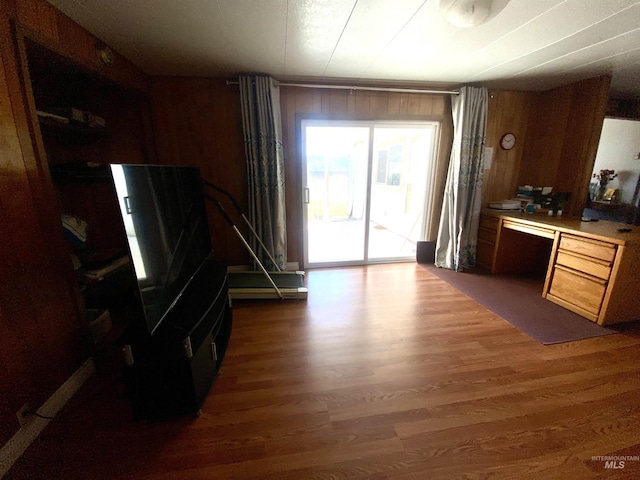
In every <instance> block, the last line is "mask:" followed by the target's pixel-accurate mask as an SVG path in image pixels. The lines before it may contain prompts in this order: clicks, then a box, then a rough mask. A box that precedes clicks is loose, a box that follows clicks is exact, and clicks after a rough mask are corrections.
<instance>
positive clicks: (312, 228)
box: [303, 122, 370, 266]
mask: <svg viewBox="0 0 640 480" xmlns="http://www.w3.org/2000/svg"><path fill="white" fill-rule="evenodd" d="M369 143H370V141H369V128H368V127H354V126H323V125H313V124H306V122H305V123H303V145H304V146H305V147H304V148H305V156H306V169H305V170H306V171H305V174H306V179H305V185H306V190H305V199H304V200H305V203H306V208H305V227H306V231H305V232H304V233H305V234H304V237H305V253H306V255H305V257H306V265H308V266H314V265H315V266H318V265H319V264H325V265H326V264H331V263H350V262H353V263H363V262H364V261H365V259H366V257H365V255H366V253H365V245H366V241H365V240H366V228H365V227H366V224H365V222H366V210H367V204H366V200H367V179H368V176H369V174H368V164H369V153H368V152H369Z"/></svg>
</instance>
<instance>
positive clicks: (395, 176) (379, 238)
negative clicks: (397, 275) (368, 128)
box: [368, 126, 434, 261]
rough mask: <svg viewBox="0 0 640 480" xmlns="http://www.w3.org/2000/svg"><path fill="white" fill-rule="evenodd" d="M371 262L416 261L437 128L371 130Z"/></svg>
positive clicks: (400, 127) (402, 127)
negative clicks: (385, 260) (384, 260)
mask: <svg viewBox="0 0 640 480" xmlns="http://www.w3.org/2000/svg"><path fill="white" fill-rule="evenodd" d="M373 132H374V133H373V155H372V162H373V166H372V169H371V207H370V225H369V245H368V258H369V259H370V260H374V261H380V260H382V259H388V260H400V259H405V258H406V259H410V258H412V259H415V257H416V245H417V242H418V240H420V239H421V238H422V237H423V232H424V218H425V216H424V212H425V206H426V202H425V196H426V192H427V187H428V184H429V182H428V177H429V175H428V173H429V166H430V165H432V164H433V162H432V161H431V158H432V152H433V147H434V145H433V140H434V128H433V127H431V126H427V127H415V128H411V127H407V126H398V127H394V126H390V127H375V128H374V129H373Z"/></svg>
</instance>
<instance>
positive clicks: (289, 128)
mask: <svg viewBox="0 0 640 480" xmlns="http://www.w3.org/2000/svg"><path fill="white" fill-rule="evenodd" d="M280 105H281V110H282V136H283V142H284V155H285V175H286V185H287V187H286V188H287V191H286V198H287V235H288V238H287V240H288V257H289V261H292V262H300V263H302V261H303V255H302V252H303V250H302V238H301V232H302V199H301V179H302V172H301V165H302V161H301V158H300V156H301V152H300V150H299V148H300V134H301V133H300V131H299V128H300V121H301V120H302V119H303V118H314V119H331V120H390V121H421V120H422V121H427V120H433V121H438V122H441V130H440V143H439V147H438V165H437V167H438V168H437V173H436V175H437V176H438V177H439V178H441V179H444V177H445V176H446V166H447V161H448V158H449V155H450V152H451V140H452V133H453V124H452V120H451V101H450V98H449V96H448V95H442V94H422V93H420V94H417V93H397V92H377V91H360V90H356V91H349V90H331V89H322V88H313V89H311V88H300V87H282V88H281V92H280ZM443 189H444V182H443V181H441V182H439V185H438V188H436V190H437V191H436V192H435V193H434V197H435V198H434V209H433V211H434V213H435V215H434V219H433V221H432V222H430V224H431V225H432V227H431V228H430V232H429V236H430V238H431V239H435V232H437V224H438V221H439V212H440V209H441V206H442V200H441V199H442V191H443Z"/></svg>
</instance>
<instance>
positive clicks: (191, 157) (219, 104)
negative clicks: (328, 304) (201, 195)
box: [151, 77, 452, 265]
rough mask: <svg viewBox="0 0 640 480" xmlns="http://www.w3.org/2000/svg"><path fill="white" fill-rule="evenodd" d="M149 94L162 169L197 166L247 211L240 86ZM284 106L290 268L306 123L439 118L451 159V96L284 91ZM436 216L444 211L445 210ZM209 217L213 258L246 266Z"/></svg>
mask: <svg viewBox="0 0 640 480" xmlns="http://www.w3.org/2000/svg"><path fill="white" fill-rule="evenodd" d="M151 94H152V111H153V119H154V126H155V133H156V145H157V155H158V161H159V163H161V164H178V165H195V166H199V167H200V168H201V170H202V172H203V175H204V176H205V178H207V179H208V180H209V181H211V182H214V183H217V184H219V185H221V186H223V187H224V188H226V189H227V190H229V191H230V192H231V193H232V194H233V195H234V196H235V197H236V198H237V200H238V202H239V203H240V205H241V206H242V208H244V209H246V206H247V181H246V175H247V174H246V161H245V154H244V145H243V136H242V117H241V113H240V94H239V90H238V87H237V86H234V85H227V84H226V81H225V80H221V79H202V78H164V77H156V78H153V79H152V82H151ZM280 105H281V110H282V123H283V129H282V135H283V142H284V155H285V176H286V177H285V181H286V201H287V241H288V260H289V261H290V262H302V250H301V240H302V239H301V237H300V233H301V232H302V224H301V221H302V213H301V210H300V207H301V205H302V204H301V201H300V198H299V196H300V179H301V172H300V165H301V163H300V152H299V151H298V148H299V132H298V131H297V129H298V128H299V120H300V119H301V118H302V117H305V118H327V119H348V120H374V119H382V120H409V121H415V120H436V121H440V122H442V129H441V139H442V140H441V143H440V145H441V146H440V153H439V156H440V157H441V158H445V159H448V156H449V153H450V146H449V144H450V142H451V133H452V124H451V107H450V100H449V97H448V96H446V95H424V94H401V93H386V92H370V91H355V92H353V93H351V92H349V91H344V90H329V89H310V88H296V87H282V88H281V92H280ZM442 164H443V165H444V166H443V165H440V170H439V173H440V175H441V176H442V175H443V172H444V173H445V174H446V170H445V169H446V162H442ZM437 198H441V195H439V196H437ZM438 203H439V202H438ZM434 210H435V211H436V212H439V211H440V206H439V205H437V206H436V208H435V209H434ZM209 213H210V215H209V218H210V221H211V225H212V233H213V242H214V250H215V254H216V255H217V256H219V257H220V258H222V259H224V260H225V261H227V262H228V263H229V264H231V265H234V264H247V262H248V255H247V253H246V252H245V251H244V248H243V246H242V245H241V244H240V242H239V240H238V239H237V237H236V235H235V233H234V232H233V231H232V230H231V229H230V228H229V227H227V226H226V224H225V223H224V222H223V220H222V218H221V217H220V215H219V214H218V212H217V210H216V209H215V207H213V206H211V207H210V208H209ZM436 223H437V219H436ZM239 227H241V224H240V225H239ZM436 228H437V226H436ZM241 230H243V229H242V228H241ZM434 238H435V237H434Z"/></svg>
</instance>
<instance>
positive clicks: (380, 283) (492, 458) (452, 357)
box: [8, 264, 640, 480]
mask: <svg viewBox="0 0 640 480" xmlns="http://www.w3.org/2000/svg"><path fill="white" fill-rule="evenodd" d="M307 284H308V287H309V299H308V300H307V301H306V302H305V301H299V302H295V301H294V302H277V301H263V302H240V301H237V302H235V304H234V322H235V323H234V329H233V333H232V337H231V343H230V345H229V349H228V351H227V356H226V358H225V360H224V363H223V366H222V369H221V373H220V376H219V378H218V380H217V381H216V383H215V384H214V386H213V388H212V391H211V393H210V395H209V396H208V398H207V400H206V402H205V404H204V406H203V409H202V411H203V413H202V416H201V417H200V418H197V419H194V418H178V419H174V420H170V421H165V422H159V423H152V424H137V423H134V422H132V421H131V414H130V410H129V406H128V404H127V402H126V399H125V398H123V395H122V392H123V385H122V383H121V381H120V380H119V377H118V375H111V376H99V375H96V376H94V378H92V379H91V380H90V381H89V382H88V384H86V385H85V387H84V388H83V389H82V391H81V392H80V393H79V394H78V395H77V396H76V398H74V399H73V400H72V401H71V402H70V404H69V405H68V407H67V408H66V409H65V410H64V411H63V412H61V414H60V415H59V417H58V418H56V419H55V420H54V421H53V422H51V424H50V425H49V426H48V427H47V428H46V429H45V431H44V432H43V434H42V435H41V436H40V438H39V440H38V441H37V442H36V443H35V444H34V445H33V446H32V447H31V448H29V449H28V450H27V452H26V453H25V454H24V456H23V457H22V458H21V459H20V460H19V461H18V462H17V463H16V465H15V466H14V468H13V469H12V470H11V471H10V473H9V475H8V478H9V479H12V480H15V479H26V478H47V479H49V478H51V479H65V480H68V479H74V478H82V479H93V478H104V479H121V478H135V479H143V480H144V479H163V480H164V479H166V480H168V479H189V480H191V479H193V480H195V479H232V478H233V479H235V478H238V479H241V478H242V479H244V478H247V479H279V480H283V479H352V478H355V479H357V478H361V479H380V480H381V479H405V480H409V479H421V480H422V479H453V478H468V479H485V478H487V479H488V478H491V479H494V478H498V479H502V478H514V479H524V478H535V479H560V478H571V479H592V478H640V461H637V460H627V461H625V462H624V468H605V462H604V461H592V456H605V455H625V456H637V455H640V431H639V430H638V424H639V422H640V375H639V373H640V348H639V346H640V328H639V327H637V326H634V325H631V326H629V327H627V328H626V329H625V331H624V332H622V333H619V334H615V335H609V336H605V337H599V338H594V339H589V340H583V341H580V342H574V343H565V344H559V345H552V346H543V345H541V344H539V343H537V342H536V341H534V340H532V339H530V338H529V337H527V336H525V335H524V334H523V333H520V332H519V331H518V330H516V329H515V328H514V327H512V326H511V325H510V324H508V323H507V322H505V321H504V320H502V319H500V318H499V317H497V316H496V315H495V314H493V313H491V312H489V311H487V310H486V309H485V308H483V307H482V306H480V305H478V304H477V303H475V302H474V301H473V300H471V299H469V298H468V297H466V296H464V295H463V294H461V293H459V292H458V291H456V290H454V289H453V288H452V287H450V286H449V285H447V284H446V283H444V282H443V281H442V280H440V279H438V278H436V277H435V276H433V275H432V274H430V273H429V272H427V271H426V270H425V269H424V268H422V267H421V266H419V265H415V264H394V265H380V266H371V267H368V268H365V267H355V268H346V269H331V270H314V271H310V272H307ZM609 466H610V467H611V466H612V464H610V465H609ZM615 466H617V467H620V466H621V464H620V463H616V465H615Z"/></svg>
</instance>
